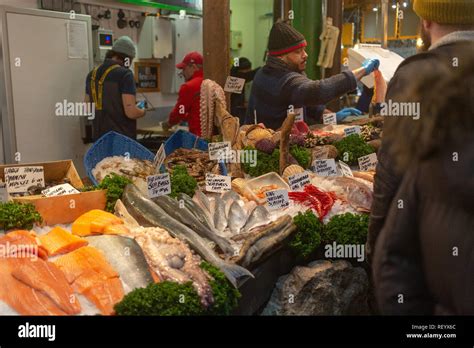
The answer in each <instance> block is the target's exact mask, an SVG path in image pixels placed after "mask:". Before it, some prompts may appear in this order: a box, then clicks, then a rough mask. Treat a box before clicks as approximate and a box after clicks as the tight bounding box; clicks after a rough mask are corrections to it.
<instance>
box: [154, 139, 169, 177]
mask: <svg viewBox="0 0 474 348" xmlns="http://www.w3.org/2000/svg"><path fill="white" fill-rule="evenodd" d="M165 158H166V152H165V145H164V144H161V146H160V148H159V149H158V151H157V152H156V155H155V159H154V160H153V166H154V167H155V173H159V172H160V168H161V165H162V164H163V162H164V161H165Z"/></svg>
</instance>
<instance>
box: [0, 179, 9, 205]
mask: <svg viewBox="0 0 474 348" xmlns="http://www.w3.org/2000/svg"><path fill="white" fill-rule="evenodd" d="M6 202H8V191H7V184H6V183H4V182H0V203H6Z"/></svg>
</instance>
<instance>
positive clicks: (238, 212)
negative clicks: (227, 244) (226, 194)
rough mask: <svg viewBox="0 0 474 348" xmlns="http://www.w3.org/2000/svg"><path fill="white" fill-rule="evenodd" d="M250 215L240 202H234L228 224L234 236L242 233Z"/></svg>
mask: <svg viewBox="0 0 474 348" xmlns="http://www.w3.org/2000/svg"><path fill="white" fill-rule="evenodd" d="M247 218H248V215H247V213H246V212H245V210H244V209H243V208H242V207H241V206H240V204H239V203H238V201H234V203H232V206H231V207H230V210H229V218H228V224H229V229H230V231H231V232H232V234H238V233H240V230H241V228H242V227H244V225H245V223H246V222H247Z"/></svg>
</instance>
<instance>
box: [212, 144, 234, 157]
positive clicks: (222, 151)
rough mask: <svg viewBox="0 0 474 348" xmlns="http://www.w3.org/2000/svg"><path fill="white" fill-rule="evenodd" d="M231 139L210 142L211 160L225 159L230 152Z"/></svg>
mask: <svg viewBox="0 0 474 348" xmlns="http://www.w3.org/2000/svg"><path fill="white" fill-rule="evenodd" d="M230 149H231V147H230V141H223V142H220V143H209V159H210V160H211V161H216V160H225V159H226V157H227V155H228V154H229V153H230Z"/></svg>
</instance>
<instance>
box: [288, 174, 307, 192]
mask: <svg viewBox="0 0 474 348" xmlns="http://www.w3.org/2000/svg"><path fill="white" fill-rule="evenodd" d="M288 182H289V184H290V188H291V190H292V191H296V190H299V189H300V188H303V187H305V186H306V185H308V184H310V183H311V179H310V177H309V173H308V172H303V173H299V174H295V175H292V176H290V177H289V178H288Z"/></svg>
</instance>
